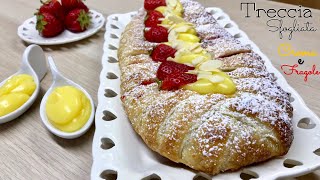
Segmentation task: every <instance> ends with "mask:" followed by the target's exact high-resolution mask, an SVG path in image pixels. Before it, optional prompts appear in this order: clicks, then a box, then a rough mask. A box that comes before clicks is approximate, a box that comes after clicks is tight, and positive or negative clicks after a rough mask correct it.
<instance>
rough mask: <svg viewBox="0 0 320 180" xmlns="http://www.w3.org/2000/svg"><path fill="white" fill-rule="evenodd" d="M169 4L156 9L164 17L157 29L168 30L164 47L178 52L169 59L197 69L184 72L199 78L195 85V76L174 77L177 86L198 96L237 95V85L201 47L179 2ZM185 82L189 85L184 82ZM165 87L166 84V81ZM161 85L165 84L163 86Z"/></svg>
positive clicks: (174, 0) (194, 30)
mask: <svg viewBox="0 0 320 180" xmlns="http://www.w3.org/2000/svg"><path fill="white" fill-rule="evenodd" d="M166 4H167V5H166V6H159V7H157V8H156V9H155V11H158V12H160V13H162V14H163V16H164V18H159V20H160V21H161V24H158V26H162V27H164V28H166V29H167V30H168V42H163V44H166V45H168V46H171V47H172V48H174V49H175V50H176V53H175V55H174V57H168V58H167V59H166V60H167V61H174V62H176V63H180V64H185V65H187V66H191V67H194V68H195V69H194V70H191V71H190V72H183V73H188V74H192V76H197V77H196V79H197V80H196V81H195V82H192V80H190V79H193V80H194V79H195V78H194V77H193V78H192V77H186V78H184V77H183V78H172V81H176V83H178V81H180V83H181V86H179V88H181V89H187V90H191V91H196V92H198V93H199V94H209V93H220V94H225V95H232V94H234V93H235V92H236V85H235V84H234V83H233V81H232V79H231V78H230V77H229V76H228V75H227V74H226V73H224V72H223V71H222V70H220V69H219V68H220V67H221V66H222V64H223V63H222V61H220V60H214V58H213V56H212V55H211V54H210V53H208V52H207V51H206V50H205V49H203V48H202V47H201V43H200V41H201V39H200V37H199V36H198V34H197V31H196V28H195V26H194V25H193V24H192V23H190V22H187V21H185V20H184V19H183V18H182V14H183V7H182V5H181V3H180V1H179V0H167V1H166ZM203 72H205V73H203ZM173 73H175V72H173ZM158 79H159V77H158ZM184 79H186V80H185V81H186V82H181V81H184ZM164 84H167V83H165V82H164ZM161 85H163V84H161V83H160V86H161ZM160 89H162V90H165V89H166V88H163V87H160ZM171 89H172V90H173V89H175V88H171ZM166 90H170V88H169V89H166Z"/></svg>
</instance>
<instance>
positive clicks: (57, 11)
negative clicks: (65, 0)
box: [39, 0, 64, 21]
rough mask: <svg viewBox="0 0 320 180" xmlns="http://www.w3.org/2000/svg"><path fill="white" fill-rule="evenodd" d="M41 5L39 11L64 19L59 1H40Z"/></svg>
mask: <svg viewBox="0 0 320 180" xmlns="http://www.w3.org/2000/svg"><path fill="white" fill-rule="evenodd" d="M41 3H42V6H41V7H40V9H39V13H40V14H42V13H50V14H52V15H54V16H55V17H56V18H58V19H60V20H61V21H63V20H64V9H63V7H62V6H61V4H60V2H59V1H57V0H47V1H45V2H43V1H41Z"/></svg>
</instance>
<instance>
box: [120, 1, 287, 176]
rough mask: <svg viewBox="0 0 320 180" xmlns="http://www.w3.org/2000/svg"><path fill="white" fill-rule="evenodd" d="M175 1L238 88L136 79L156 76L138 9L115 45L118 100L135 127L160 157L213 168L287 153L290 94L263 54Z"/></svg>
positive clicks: (199, 10) (193, 5)
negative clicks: (204, 88)
mask: <svg viewBox="0 0 320 180" xmlns="http://www.w3.org/2000/svg"><path fill="white" fill-rule="evenodd" d="M181 2H182V4H183V7H184V18H185V19H186V20H189V22H192V23H194V25H195V27H196V30H197V32H198V34H199V36H200V37H201V39H202V46H203V47H204V48H205V49H206V50H207V51H209V52H210V53H211V54H212V55H213V57H215V58H218V59H219V60H221V61H222V62H223V65H222V67H221V68H220V69H221V70H223V71H228V72H227V74H228V75H229V76H230V77H231V78H232V80H233V82H234V83H235V84H236V87H237V92H236V94H234V95H231V96H225V95H221V94H207V95H200V94H197V93H196V92H193V91H189V90H183V89H180V90H177V91H162V90H159V88H158V84H157V83H151V84H149V85H141V82H142V81H144V80H148V79H153V78H155V77H156V72H157V69H158V67H159V63H155V62H152V60H151V59H150V57H149V52H150V51H151V50H152V49H153V47H154V46H156V45H157V44H156V43H150V42H147V41H145V40H144V37H143V29H144V25H143V22H144V16H145V12H144V11H140V12H139V14H138V16H136V17H135V18H134V20H133V23H131V24H130V25H129V26H128V27H127V29H126V32H125V33H124V34H123V36H122V39H121V45H120V47H119V52H120V51H121V53H119V62H120V66H121V71H122V76H121V82H122V84H121V89H122V95H123V96H122V101H123V104H124V107H125V109H126V111H127V113H128V117H129V119H130V121H131V123H132V125H133V127H134V129H135V130H136V131H137V132H138V134H139V135H140V136H141V137H142V139H143V140H144V141H145V142H146V144H147V145H148V146H149V147H150V148H152V149H153V150H155V151H157V152H159V153H160V154H162V155H163V156H166V157H167V158H169V159H171V160H173V161H175V162H182V163H185V164H186V165H188V166H190V167H192V168H194V169H198V170H202V171H205V172H209V173H212V174H215V173H218V172H220V171H225V170H228V169H230V168H232V169H234V168H239V167H241V166H245V165H248V164H251V163H254V162H258V161H262V160H266V159H268V158H271V157H272V156H275V155H282V154H284V153H285V152H287V151H288V149H289V147H290V144H291V142H292V139H293V132H292V122H291V118H292V111H293V109H292V106H291V104H290V102H289V94H288V93H287V92H285V91H284V90H283V89H282V88H280V87H279V86H278V85H277V83H276V82H275V80H276V79H275V77H274V75H272V74H270V73H268V72H267V70H266V67H265V65H264V61H263V60H262V58H261V57H260V56H259V55H258V54H256V53H254V52H252V50H251V49H250V48H248V47H247V46H244V45H242V44H241V43H240V42H239V41H238V40H236V39H234V38H233V37H232V36H231V35H230V34H229V33H228V32H227V31H225V30H224V28H222V27H221V26H219V25H218V24H217V22H216V20H214V19H213V16H211V15H210V14H209V13H208V12H205V9H204V7H202V6H201V5H200V4H199V3H197V2H195V1H191V0H181ZM274 147H278V149H276V148H274ZM252 156H254V157H252ZM230 164H233V166H230ZM234 164H236V165H234Z"/></svg>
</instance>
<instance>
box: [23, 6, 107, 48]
mask: <svg viewBox="0 0 320 180" xmlns="http://www.w3.org/2000/svg"><path fill="white" fill-rule="evenodd" d="M89 14H90V16H91V25H90V26H89V28H88V29H87V30H86V31H84V32H81V33H72V32H70V31H68V30H65V31H63V32H62V33H61V34H60V35H58V36H56V37H52V38H44V37H42V36H40V35H39V32H38V31H37V30H36V28H35V26H36V23H37V18H36V16H34V17H32V18H29V19H27V20H26V21H24V22H23V23H22V25H20V26H19V28H18V36H19V37H20V38H21V39H22V40H24V41H26V42H27V43H34V44H39V45H58V44H66V43H70V42H75V41H79V40H82V39H85V38H87V37H89V36H92V35H93V34H95V33H97V32H98V31H99V30H100V29H101V28H102V27H103V25H104V23H105V18H104V17H103V15H102V14H101V13H98V12H97V11H94V10H90V11H89Z"/></svg>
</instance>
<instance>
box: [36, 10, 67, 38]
mask: <svg viewBox="0 0 320 180" xmlns="http://www.w3.org/2000/svg"><path fill="white" fill-rule="evenodd" d="M36 29H37V30H38V31H39V33H40V34H41V35H42V36H44V37H54V36H57V35H58V34H60V33H61V32H62V31H63V30H64V27H63V23H62V22H61V21H60V20H59V19H58V18H56V17H55V16H53V15H51V14H49V13H38V14H37V24H36Z"/></svg>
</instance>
